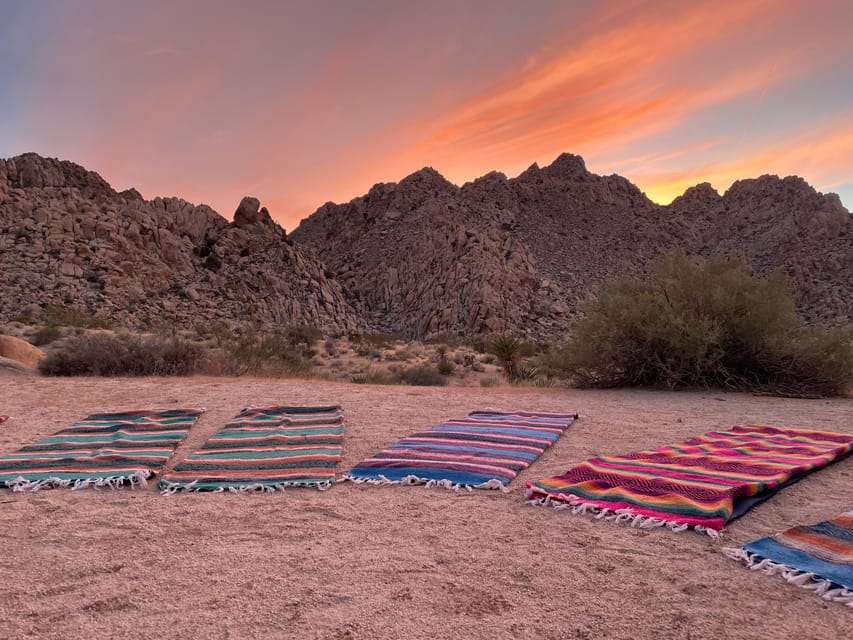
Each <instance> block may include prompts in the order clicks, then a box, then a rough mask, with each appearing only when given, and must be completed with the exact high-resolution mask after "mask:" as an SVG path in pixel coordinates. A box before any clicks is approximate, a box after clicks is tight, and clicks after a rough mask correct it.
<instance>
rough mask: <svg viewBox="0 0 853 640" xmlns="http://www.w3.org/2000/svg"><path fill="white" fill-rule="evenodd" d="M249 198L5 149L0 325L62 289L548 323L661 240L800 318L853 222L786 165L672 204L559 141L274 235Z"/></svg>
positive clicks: (233, 306) (236, 316)
mask: <svg viewBox="0 0 853 640" xmlns="http://www.w3.org/2000/svg"><path fill="white" fill-rule="evenodd" d="M260 205H261V203H260V202H259V201H258V200H257V199H256V198H252V197H247V198H244V199H243V200H242V202H240V204H239V206H238V208H237V210H236V211H235V213H234V220H233V222H231V223H229V222H228V221H226V220H225V219H224V218H222V217H221V216H220V215H219V214H218V213H216V212H215V211H213V210H212V209H210V208H209V207H207V206H205V205H198V206H196V205H193V204H190V203H188V202H186V201H184V200H180V199H178V198H155V199H154V200H150V201H149V200H145V199H144V198H143V197H142V196H141V195H140V194H139V193H138V192H137V191H136V190H134V189H128V190H127V191H123V192H121V193H117V192H116V191H114V190H113V189H112V188H111V187H110V185H108V184H107V183H106V182H105V181H104V180H103V179H102V178H101V177H100V176H98V174H96V173H92V172H89V171H86V170H85V169H83V168H82V167H79V166H78V165H75V164H72V163H70V162H60V161H58V160H52V159H45V158H42V157H39V156H37V155H35V154H25V155H22V156H18V157H16V158H12V159H10V160H5V161H3V160H0V292H2V296H0V321H8V320H10V319H12V318H14V317H15V316H17V315H19V314H21V313H26V312H31V313H33V314H36V313H37V312H38V311H39V310H41V309H42V308H43V307H44V306H45V305H47V304H51V303H52V304H65V305H71V306H75V307H78V308H80V309H82V310H87V311H89V312H91V313H97V314H99V315H102V316H105V317H108V318H110V319H112V320H113V321H114V322H115V323H116V324H118V325H125V326H130V327H136V328H143V327H148V326H158V325H159V326H163V325H166V326H180V327H185V328H187V327H192V326H194V325H196V324H199V323H201V324H205V323H209V322H211V321H216V320H232V321H238V322H258V323H263V324H266V325H277V326H287V325H294V324H307V325H313V326H317V327H320V328H323V329H326V330H329V331H335V332H338V331H347V330H352V329H356V328H358V329H361V330H383V331H392V330H393V331H403V332H405V333H406V334H407V335H408V336H409V337H419V338H420V337H425V336H429V335H434V334H438V333H444V332H455V333H464V334H469V335H470V334H482V333H495V332H512V333H514V334H523V335H527V336H528V337H530V338H535V339H540V338H541V339H545V338H551V339H553V338H560V337H562V336H564V335H565V334H566V333H567V332H568V331H569V330H570V329H571V326H572V325H573V323H574V322H575V321H576V320H577V318H578V302H579V301H580V300H581V299H583V298H585V297H586V296H588V295H590V294H592V293H595V292H596V291H597V290H598V288H599V287H600V286H601V285H602V283H604V282H605V281H607V280H608V279H610V278H612V277H614V276H616V275H619V274H642V273H643V272H644V270H645V269H646V268H647V265H648V263H649V260H651V259H652V258H653V257H654V256H656V255H658V254H659V253H661V252H662V251H667V250H670V249H673V248H676V247H681V248H683V249H685V250H686V251H688V252H689V253H697V254H703V255H710V254H715V253H732V252H737V253H742V254H743V255H744V256H745V257H746V259H747V261H748V263H749V265H750V267H751V268H752V270H753V271H754V272H755V273H757V274H766V273H768V272H769V271H771V270H773V269H776V268H781V269H783V270H784V271H785V272H786V273H788V274H789V275H790V278H791V282H792V287H793V291H794V293H795V296H796V299H797V301H798V304H799V307H800V309H801V311H802V312H803V313H804V314H805V315H806V317H807V318H810V319H813V320H825V321H830V322H850V320H851V317H853V218H851V216H850V213H849V212H848V211H847V210H846V209H844V207H843V206H842V205H841V202H840V200H839V199H838V197H837V196H835V195H834V194H828V195H823V194H820V193H818V192H816V191H815V190H814V189H813V188H812V187H810V186H809V185H808V184H807V183H806V182H805V181H803V180H802V179H800V178H796V177H788V178H783V179H780V178H778V177H775V176H762V177H760V178H757V179H754V180H741V181H739V182H736V183H735V184H734V185H732V187H731V188H730V189H729V190H728V191H727V192H726V193H725V194H723V195H720V194H718V193H717V192H716V191H715V190H714V189H713V188H711V186H710V185H707V184H703V185H698V186H696V187H693V188H691V189H688V190H687V191H686V192H685V193H684V195H682V196H681V197H679V198H677V199H676V200H675V201H674V202H673V203H672V204H671V205H669V206H659V205H656V204H654V203H653V202H651V201H650V200H649V199H648V198H646V196H645V195H644V194H643V193H642V192H641V191H640V190H639V189H638V188H637V187H636V186H634V185H633V184H631V183H630V182H629V181H628V180H626V179H625V178H622V177H620V176H616V175H612V176H598V175H595V174H592V173H590V172H589V171H587V169H586V167H585V165H584V162H583V160H582V159H581V158H580V157H578V156H574V155H571V154H563V155H561V156H560V157H559V158H557V159H556V160H555V161H554V162H553V163H552V164H551V165H550V166H547V167H543V168H540V167H539V166H537V165H535V164H534V165H533V166H531V167H530V168H529V169H527V170H526V171H525V172H523V173H522V174H521V175H519V176H518V177H516V178H511V179H508V178H507V177H506V176H504V175H502V174H500V173H496V172H493V173H489V174H487V175H485V176H483V177H481V178H479V179H477V180H474V181H473V182H470V183H467V184H465V185H463V186H461V187H457V186H456V185H453V184H451V183H450V182H448V181H447V180H445V179H444V178H443V177H442V176H441V175H440V174H439V173H438V172H436V171H435V170H433V169H430V168H425V169H422V170H420V171H418V172H416V173H414V174H412V175H410V176H408V177H406V178H404V179H403V180H401V181H400V182H399V183H383V184H377V185H375V186H374V187H373V188H372V189H370V191H369V192H368V193H366V194H365V195H364V196H361V197H358V198H355V199H353V200H352V201H351V202H348V203H345V204H333V203H327V204H325V205H323V206H322V207H320V208H319V209H318V210H317V211H316V212H315V213H314V214H312V215H311V216H310V217H308V218H306V219H305V220H304V221H303V222H302V223H301V224H300V225H299V227H298V228H297V229H296V230H295V231H293V233H292V234H290V235H289V236H287V235H286V234H285V232H284V230H283V229H282V228H281V227H279V226H278V225H277V224H276V223H275V222H274V220H273V219H272V217H271V216H270V214H269V212H268V211H267V210H266V209H265V208H262V207H261V206H260Z"/></svg>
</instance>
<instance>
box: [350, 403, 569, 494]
mask: <svg viewBox="0 0 853 640" xmlns="http://www.w3.org/2000/svg"><path fill="white" fill-rule="evenodd" d="M577 417H578V416H577V414H567V413H544V412H532V411H496V410H492V409H486V410H484V411H473V412H471V413H470V414H468V416H467V417H465V418H459V419H457V420H449V421H448V422H445V423H443V424H440V425H438V426H436V427H433V428H432V429H430V430H429V431H421V432H420V433H415V434H412V435H410V436H408V437H406V438H403V439H402V440H400V441H399V442H397V443H396V444H393V445H391V446H390V447H388V448H387V449H383V450H382V451H380V452H379V453H377V454H376V455H375V456H373V457H372V458H367V459H366V460H362V461H361V462H359V463H358V465H356V466H355V467H354V468H353V469H352V470H351V471H349V472H348V473H347V474H345V475H344V479H346V480H352V481H354V482H359V483H361V482H368V483H371V484H383V483H393V484H426V485H427V486H428V487H431V486H441V487H444V488H447V489H458V488H460V487H465V488H467V489H472V488H475V489H502V490H505V487H506V485H507V484H508V483H509V481H510V480H512V479H513V478H514V477H515V476H516V475H517V474H518V472H519V471H521V470H522V469H525V468H527V467H528V466H530V465H531V464H532V463H533V462H534V461H535V460H536V459H537V458H538V457H539V456H540V455H542V452H543V451H545V449H547V448H548V447H549V446H551V444H552V443H554V442H556V440H557V439H558V438H559V437H560V436H561V435H562V434H563V431H565V430H566V429H567V428H568V427H569V425H571V424H572V422H573V421H574V420H576V419H577Z"/></svg>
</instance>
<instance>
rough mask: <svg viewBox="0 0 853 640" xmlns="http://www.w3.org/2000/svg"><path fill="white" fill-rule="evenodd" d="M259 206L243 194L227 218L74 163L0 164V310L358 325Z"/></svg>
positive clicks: (319, 269)
mask: <svg viewBox="0 0 853 640" xmlns="http://www.w3.org/2000/svg"><path fill="white" fill-rule="evenodd" d="M259 207H260V203H259V202H258V201H257V200H256V199H254V198H245V199H244V200H243V202H241V203H240V206H239V208H238V209H237V211H236V212H235V216H234V221H233V222H231V223H229V222H228V221H227V220H225V218H223V217H222V216H220V215H219V214H218V213H216V212H215V211H213V210H212V209H211V208H210V207H207V206H205V205H200V206H195V205H193V204H190V203H189V202H186V201H184V200H180V199H178V198H155V199H154V200H144V199H143V198H142V196H140V195H139V193H138V192H136V191H135V190H133V189H130V190H128V191H124V192H122V193H117V192H116V191H114V190H113V189H112V188H111V187H110V185H108V184H107V183H106V182H105V181H104V180H103V179H102V178H101V177H100V176H99V175H98V174H97V173H93V172H90V171H86V170H85V169H83V168H82V167H80V166H78V165H76V164H73V163H71V162H60V161H58V160H53V159H48V158H42V157H40V156H37V155H35V154H25V155H22V156H18V157H16V158H12V159H10V160H5V161H3V160H0V292H2V295H0V317H2V318H3V319H5V320H9V319H11V318H13V317H15V316H16V315H18V314H21V313H22V312H27V311H33V312H36V313H37V312H38V309H39V307H40V306H41V305H45V304H50V303H52V304H66V305H69V306H73V307H77V308H79V309H82V310H86V311H88V312H91V313H98V314H100V315H103V316H105V317H109V318H111V319H112V320H114V321H115V322H116V323H118V324H119V325H123V326H130V327H136V328H145V327H149V326H151V327H158V326H160V327H162V326H164V325H165V326H170V325H173V326H179V327H189V328H192V327H193V326H195V325H197V324H205V323H210V322H213V321H217V320H225V319H230V320H235V321H239V322H247V323H248V322H258V323H265V324H276V325H293V324H306V325H312V326H317V327H322V328H324V329H327V330H331V331H342V330H347V329H354V328H355V327H356V326H357V318H356V315H355V313H354V311H353V309H352V307H351V306H350V304H349V302H348V301H347V300H346V298H345V296H344V294H343V292H342V291H341V288H340V286H339V285H338V283H337V282H335V281H334V280H332V279H329V278H328V277H327V276H326V274H325V269H324V267H323V265H322V264H321V263H320V262H319V260H317V258H316V257H315V255H314V253H313V251H311V250H310V249H308V248H305V247H298V246H294V245H293V243H291V242H290V241H289V240H287V239H286V237H285V233H284V231H283V230H282V229H281V227H279V226H278V225H277V224H275V222H273V220H272V219H271V218H270V216H269V214H268V213H267V211H266V209H260V208H259Z"/></svg>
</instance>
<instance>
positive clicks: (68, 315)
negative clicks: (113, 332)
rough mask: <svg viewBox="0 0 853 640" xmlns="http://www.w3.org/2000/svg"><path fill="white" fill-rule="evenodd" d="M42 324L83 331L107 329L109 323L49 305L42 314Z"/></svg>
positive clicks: (96, 317)
mask: <svg viewBox="0 0 853 640" xmlns="http://www.w3.org/2000/svg"><path fill="white" fill-rule="evenodd" d="M43 318H44V323H45V324H46V325H53V326H57V327H82V328H83V329H109V328H110V326H111V325H110V321H109V320H107V319H106V318H100V317H98V316H94V315H91V314H89V313H85V312H83V311H80V310H79V309H75V308H74V307H66V306H63V305H59V304H49V305H47V307H45V310H44V313H43Z"/></svg>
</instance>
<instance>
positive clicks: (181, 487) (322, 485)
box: [160, 480, 334, 496]
mask: <svg viewBox="0 0 853 640" xmlns="http://www.w3.org/2000/svg"><path fill="white" fill-rule="evenodd" d="M197 484H198V480H193V481H192V482H190V483H188V484H182V483H180V482H165V483H163V484H162V485H161V489H160V495H161V496H170V495H173V494H175V493H178V492H181V491H185V492H195V493H201V492H207V493H224V492H225V491H229V492H231V493H242V494H244V495H245V494H247V493H275V492H276V491H284V490H285V489H289V488H291V487H305V488H312V489H318V490H320V491H326V490H327V489H330V488H331V486H332V484H334V481H332V480H326V481H323V482H277V483H276V484H274V485H266V484H261V483H256V484H249V485H244V486H240V487H216V488H215V489H206V488H204V487H198V486H196V485H197Z"/></svg>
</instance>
